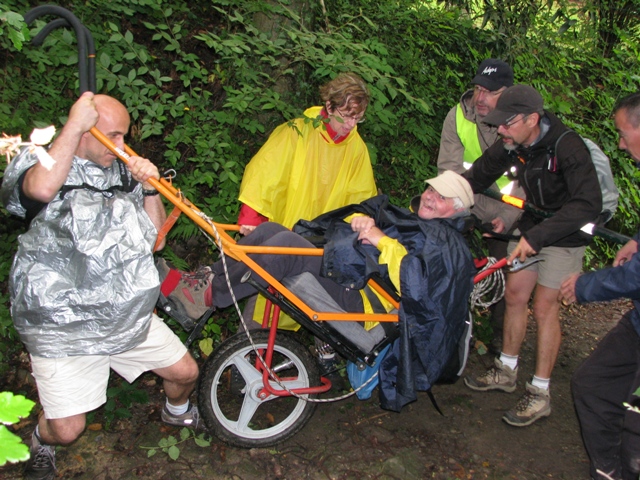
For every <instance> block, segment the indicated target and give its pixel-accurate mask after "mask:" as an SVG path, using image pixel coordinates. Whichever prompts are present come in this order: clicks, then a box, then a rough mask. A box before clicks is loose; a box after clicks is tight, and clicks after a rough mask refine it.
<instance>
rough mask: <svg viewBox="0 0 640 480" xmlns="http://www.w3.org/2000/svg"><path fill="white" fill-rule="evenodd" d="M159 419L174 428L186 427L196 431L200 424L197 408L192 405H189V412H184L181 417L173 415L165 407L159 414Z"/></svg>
mask: <svg viewBox="0 0 640 480" xmlns="http://www.w3.org/2000/svg"><path fill="white" fill-rule="evenodd" d="M160 419H161V420H162V421H163V422H164V423H166V424H167V425H173V426H174V427H187V428H191V429H193V430H197V429H198V424H199V423H200V412H198V407H196V406H195V405H194V404H193V403H192V404H191V405H189V410H187V411H186V412H184V413H183V414H182V415H174V414H172V413H171V412H169V410H167V406H166V405H165V406H164V408H163V409H162V413H161V414H160Z"/></svg>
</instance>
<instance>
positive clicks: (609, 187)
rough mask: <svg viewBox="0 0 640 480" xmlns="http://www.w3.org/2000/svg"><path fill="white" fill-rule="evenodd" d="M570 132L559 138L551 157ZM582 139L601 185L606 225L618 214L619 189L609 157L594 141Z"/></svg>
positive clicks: (603, 215)
mask: <svg viewBox="0 0 640 480" xmlns="http://www.w3.org/2000/svg"><path fill="white" fill-rule="evenodd" d="M569 132H573V130H567V131H566V132H564V133H563V134H562V135H560V136H559V137H558V140H556V145H555V147H554V149H553V151H551V152H549V153H550V155H551V157H555V152H556V151H557V150H558V144H559V143H560V140H562V138H563V137H564V136H565V135H566V134H567V133H569ZM580 138H581V139H582V141H583V142H584V144H585V145H586V147H587V149H588V150H589V154H590V155H591V161H592V162H593V166H594V167H595V169H596V173H597V175H598V183H600V191H601V192H602V213H601V214H600V215H601V217H600V218H601V220H602V221H603V223H606V222H608V221H609V220H611V218H612V217H613V215H614V214H615V213H616V210H617V208H618V197H619V196H620V194H619V193H618V187H616V184H615V182H614V181H613V173H612V171H611V165H610V163H609V157H607V156H606V155H605V154H604V152H603V151H602V150H601V149H600V147H599V146H598V145H596V144H595V143H594V142H593V141H592V140H589V139H588V138H585V137H583V136H580Z"/></svg>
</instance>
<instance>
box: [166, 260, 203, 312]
mask: <svg viewBox="0 0 640 480" xmlns="http://www.w3.org/2000/svg"><path fill="white" fill-rule="evenodd" d="M156 268H157V269H158V273H159V275H160V282H161V286H160V295H161V297H162V298H161V300H166V302H167V303H169V304H170V305H171V306H173V309H174V312H173V313H172V315H173V314H175V313H177V314H178V316H186V317H188V318H190V319H193V320H197V319H198V318H200V317H201V316H202V315H204V313H205V312H206V311H207V310H208V309H209V308H210V307H211V305H212V303H213V302H212V294H211V281H212V280H213V272H212V271H211V268H209V267H202V268H200V269H198V270H197V271H195V272H181V271H180V270H176V269H175V268H171V267H170V266H169V265H168V264H167V262H166V260H165V259H164V258H159V259H158V261H157V262H156ZM161 303H162V302H161ZM166 310H167V309H166V308H165V311H166Z"/></svg>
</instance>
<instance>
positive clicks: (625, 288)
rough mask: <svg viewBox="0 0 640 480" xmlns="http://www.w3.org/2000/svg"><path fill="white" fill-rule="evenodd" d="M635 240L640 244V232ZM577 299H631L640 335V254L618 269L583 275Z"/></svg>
mask: <svg viewBox="0 0 640 480" xmlns="http://www.w3.org/2000/svg"><path fill="white" fill-rule="evenodd" d="M633 239H634V240H635V241H636V242H639V243H640V231H638V233H636V235H635V236H634V237H633ZM576 298H577V299H578V302H579V303H586V302H597V301H608V300H615V299H616V298H630V299H631V300H633V304H634V305H635V308H634V309H633V311H632V312H631V316H630V319H631V323H632V324H633V326H634V328H635V329H636V333H637V334H638V335H640V254H639V253H636V254H635V255H634V256H633V257H631V260H629V261H628V262H626V263H624V264H622V265H620V266H618V267H611V268H605V269H603V270H598V271H596V272H589V273H585V274H584V275H581V276H580V277H579V278H578V281H577V282H576Z"/></svg>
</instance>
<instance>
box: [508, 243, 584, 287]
mask: <svg viewBox="0 0 640 480" xmlns="http://www.w3.org/2000/svg"><path fill="white" fill-rule="evenodd" d="M516 245H518V242H514V241H511V242H509V246H508V248H507V252H508V253H507V255H511V252H513V250H514V249H515V248H516ZM586 249H587V247H544V248H542V249H541V250H540V253H538V254H537V255H535V256H534V257H531V258H541V259H542V260H543V261H541V262H537V263H534V264H532V265H531V266H529V267H527V268H526V269H525V270H526V271H528V272H537V273H538V280H537V283H538V285H542V286H543V287H547V288H553V289H555V290H558V289H559V288H560V285H561V284H562V281H563V280H564V279H565V278H566V277H567V276H569V275H570V274H572V273H579V272H581V271H582V261H583V259H584V252H585V250H586Z"/></svg>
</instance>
